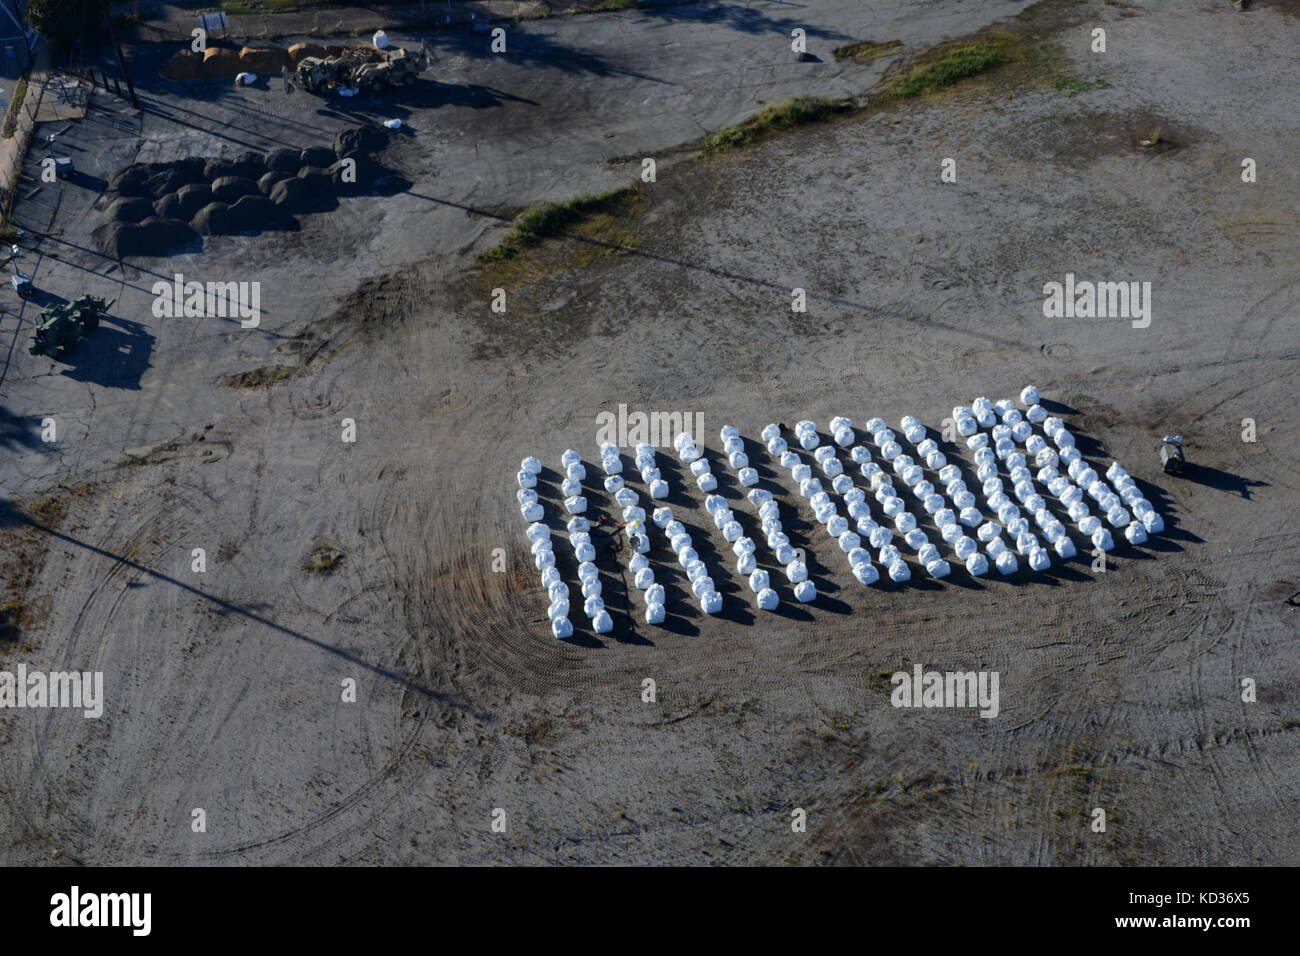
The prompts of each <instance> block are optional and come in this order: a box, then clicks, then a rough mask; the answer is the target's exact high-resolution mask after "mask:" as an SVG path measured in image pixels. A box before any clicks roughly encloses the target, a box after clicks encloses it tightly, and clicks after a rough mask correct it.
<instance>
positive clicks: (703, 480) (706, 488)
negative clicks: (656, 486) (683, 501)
mask: <svg viewBox="0 0 1300 956" xmlns="http://www.w3.org/2000/svg"><path fill="white" fill-rule="evenodd" d="M660 484H663V485H664V495H667V494H668V486H667V483H666V482H660ZM695 484H696V485H698V486H699V489H700V491H703V492H706V493H707V492H710V491H716V490H717V488H718V479H717V476H715V475H712V474H703V475H700V477H698V478H696V479H695ZM653 494H654V492H653V491H651V496H653Z"/></svg>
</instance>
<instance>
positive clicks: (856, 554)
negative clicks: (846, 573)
mask: <svg viewBox="0 0 1300 956" xmlns="http://www.w3.org/2000/svg"><path fill="white" fill-rule="evenodd" d="M848 559H849V567H851V568H853V567H857V566H858V565H859V564H869V563H870V562H871V555H869V554H867V549H866V548H853V549H851V550H850V551H849V553H848Z"/></svg>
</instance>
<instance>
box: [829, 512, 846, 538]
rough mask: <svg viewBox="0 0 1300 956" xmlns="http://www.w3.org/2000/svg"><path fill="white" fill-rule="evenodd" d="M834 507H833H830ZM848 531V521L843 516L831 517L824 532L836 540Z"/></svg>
mask: <svg viewBox="0 0 1300 956" xmlns="http://www.w3.org/2000/svg"><path fill="white" fill-rule="evenodd" d="M831 507H832V508H833V507H835V506H834V505H832V506H831ZM848 530H849V521H848V519H847V518H845V517H844V516H843V515H832V516H831V518H830V519H829V520H828V521H827V522H826V531H827V533H829V534H830V536H831V537H832V538H838V537H839V536H840V535H842V534H844V533H845V532H846V531H848Z"/></svg>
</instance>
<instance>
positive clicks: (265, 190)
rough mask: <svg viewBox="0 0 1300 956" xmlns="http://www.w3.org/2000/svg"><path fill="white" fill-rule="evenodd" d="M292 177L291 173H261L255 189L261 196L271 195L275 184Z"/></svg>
mask: <svg viewBox="0 0 1300 956" xmlns="http://www.w3.org/2000/svg"><path fill="white" fill-rule="evenodd" d="M292 175H293V173H284V172H279V171H274V172H269V173H262V178H261V179H259V180H258V181H257V188H258V190H260V191H261V193H262V195H263V196H269V195H271V190H272V189H274V188H275V184H276V183H278V182H280V181H281V180H284V179H288V178H290V177H291V176H292Z"/></svg>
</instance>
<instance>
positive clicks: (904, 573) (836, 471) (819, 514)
mask: <svg viewBox="0 0 1300 956" xmlns="http://www.w3.org/2000/svg"><path fill="white" fill-rule="evenodd" d="M801 424H802V423H801ZM808 425H809V426H811V423H808ZM830 431H831V433H832V434H833V435H835V436H836V438H835V440H836V444H838V445H839V446H840V447H842V448H843V447H848V446H853V442H854V440H855V438H856V433H855V432H854V431H853V423H852V421H851V420H850V419H848V418H843V417H838V416H837V417H836V418H834V419H832V420H831V424H830ZM811 433H812V434H816V429H815V427H813V428H812V429H811ZM850 456H851V458H852V460H853V461H854V462H855V463H860V464H861V466H862V471H863V474H864V475H866V474H868V473H871V474H876V475H883V471H882V470H881V469H880V466H879V465H876V464H875V463H874V462H872V461H871V454H870V452H868V451H867V450H866V449H865V448H862V447H861V446H853V447H852V448H851V450H850ZM813 457H814V460H815V461H816V462H817V464H818V466H819V467H820V468H821V470H822V473H823V474H825V475H826V476H827V477H828V478H830V481H831V489H832V490H833V491H834V492H835V493H836V494H837V495H839V496H840V498H841V499H842V500H843V501H844V502H845V506H846V508H847V510H848V514H849V517H848V518H846V517H844V516H843V515H841V514H840V513H839V510H838V508H837V507H836V506H835V503H834V502H833V501H831V500H830V495H829V494H827V493H826V492H825V491H824V490H823V488H822V483H821V480H820V479H818V478H814V477H812V470H811V468H809V466H808V465H806V464H804V463H803V462H802V461H801V460H800V459H799V457H798V456H797V455H792V456H791V458H790V459H785V460H783V461H782V464H784V465H786V466H787V467H789V469H790V476H791V478H792V479H794V480H795V481H796V482H798V484H799V493H800V495H802V496H803V497H804V498H807V499H808V502H809V506H810V507H811V508H812V509H813V514H814V516H815V517H816V518H817V520H818V521H819V522H821V524H823V525H824V526H825V527H826V533H827V534H829V535H830V536H831V537H833V538H834V539H835V541H836V543H837V544H838V545H839V548H840V550H841V551H843V552H844V554H845V557H846V558H847V560H848V562H849V567H850V568H851V569H852V571H853V576H854V577H855V578H857V579H858V580H859V581H861V582H862V583H863V584H874V583H875V582H876V581H878V580H880V571H879V569H877V568H876V567H875V565H873V564H872V563H871V555H870V553H869V552H868V551H867V549H866V548H864V547H862V541H863V538H864V537H865V538H867V539H868V543H869V544H870V545H871V546H872V547H876V548H879V549H880V551H879V555H878V557H879V560H880V564H881V566H883V567H884V568H885V569H886V572H887V573H888V574H889V576H890V578H891V580H894V581H906V580H908V579H909V578H911V576H912V574H911V570H910V569H909V568H908V566H907V563H906V562H904V561H903V560H902V555H901V553H900V552H899V551H898V549H897V548H896V547H895V546H894V545H893V544H892V543H891V542H892V539H893V532H892V531H891V530H890V529H888V528H885V527H882V526H880V525H878V524H877V523H876V522H875V521H874V520H873V519H872V517H871V509H870V508H869V507H868V506H867V504H866V493H865V492H863V491H862V490H861V489H858V488H855V487H854V485H853V479H852V478H851V477H849V476H848V475H845V474H843V473H842V467H843V466H842V464H841V463H840V461H839V459H838V458H837V457H836V456H835V449H834V448H833V447H831V446H822V447H818V448H816V449H815V451H814V453H813ZM873 481H874V479H873ZM873 487H875V488H877V489H878V491H877V494H876V497H877V500H879V501H881V502H882V506H883V505H885V504H886V503H889V504H891V505H892V504H894V503H896V504H897V506H898V507H897V508H892V507H890V508H887V509H886V514H888V515H889V516H890V517H891V518H892V519H893V520H894V522H895V527H897V528H898V530H899V533H900V534H905V533H907V531H908V530H911V529H913V528H915V526H916V524H915V520H916V519H915V518H913V517H912V516H911V515H906V517H904V515H905V514H906V512H905V510H904V509H903V507H902V499H900V498H895V497H894V495H893V486H892V485H891V484H889V483H888V482H883V483H880V482H875V483H873ZM850 519H851V520H852V521H853V522H854V525H853V527H852V528H850V526H849V521H850ZM909 522H910V525H909Z"/></svg>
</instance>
